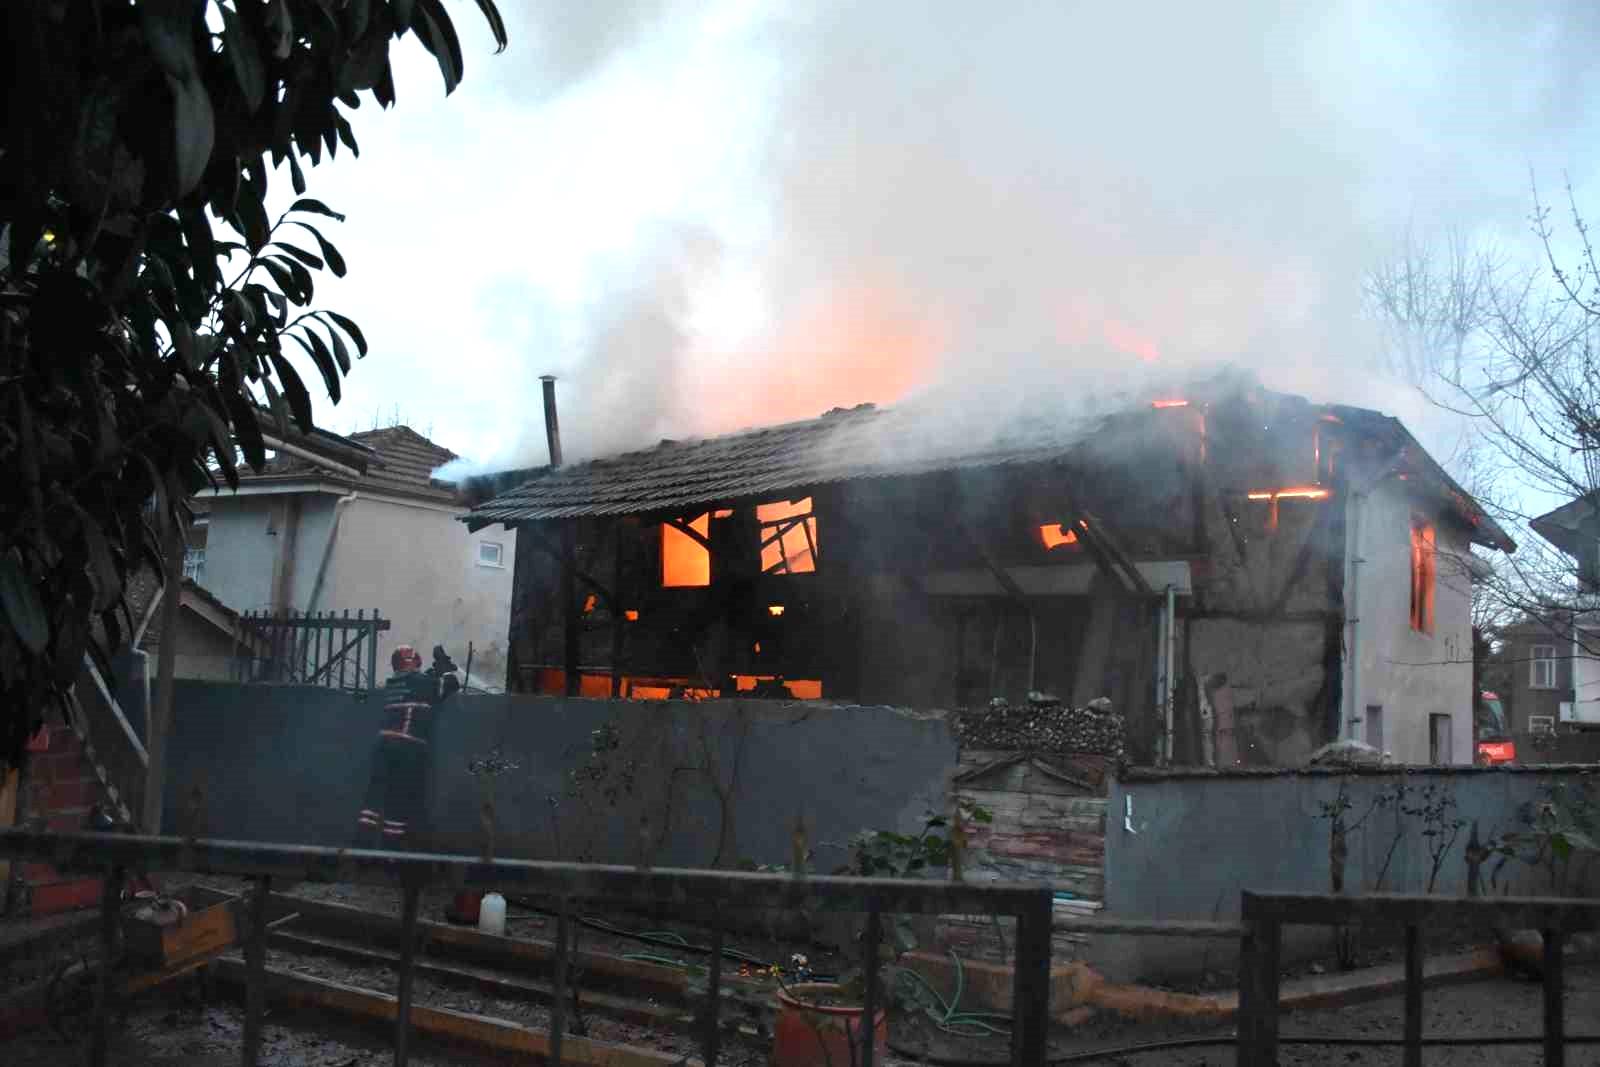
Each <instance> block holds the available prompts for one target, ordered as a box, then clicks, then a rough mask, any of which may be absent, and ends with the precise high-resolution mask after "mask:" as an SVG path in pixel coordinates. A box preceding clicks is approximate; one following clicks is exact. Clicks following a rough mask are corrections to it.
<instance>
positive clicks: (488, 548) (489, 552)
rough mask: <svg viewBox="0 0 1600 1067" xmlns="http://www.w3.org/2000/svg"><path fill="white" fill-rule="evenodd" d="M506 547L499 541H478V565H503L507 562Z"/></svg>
mask: <svg viewBox="0 0 1600 1067" xmlns="http://www.w3.org/2000/svg"><path fill="white" fill-rule="evenodd" d="M504 559H505V547H504V546H503V545H501V544H500V542H498V541H479V542H478V566H480V567H503V566H505V563H504V562H503V561H504Z"/></svg>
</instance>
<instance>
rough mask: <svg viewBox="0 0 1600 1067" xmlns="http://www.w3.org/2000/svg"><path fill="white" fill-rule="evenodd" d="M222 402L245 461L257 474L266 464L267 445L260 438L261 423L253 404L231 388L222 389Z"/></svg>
mask: <svg viewBox="0 0 1600 1067" xmlns="http://www.w3.org/2000/svg"><path fill="white" fill-rule="evenodd" d="M222 402H223V403H224V404H225V405H227V408H228V416H229V418H230V419H231V420H232V421H233V433H234V436H235V437H236V438H237V439H238V441H239V447H240V449H241V450H243V452H244V460H245V462H246V463H248V464H250V466H251V467H252V468H254V469H255V471H256V473H258V474H259V473H260V472H261V470H262V468H264V467H265V466H266V464H267V446H266V443H265V442H264V441H262V440H261V424H260V423H259V422H257V421H256V413H255V405H254V404H252V403H251V402H250V401H249V400H248V399H246V398H245V397H244V395H243V394H241V393H239V392H237V391H235V390H232V389H224V390H223V391H222Z"/></svg>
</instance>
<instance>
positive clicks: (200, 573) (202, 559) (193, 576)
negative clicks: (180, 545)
mask: <svg viewBox="0 0 1600 1067" xmlns="http://www.w3.org/2000/svg"><path fill="white" fill-rule="evenodd" d="M205 575H206V550H205V549H203V548H186V549H184V550H183V576H184V577H185V578H187V579H188V580H189V581H191V582H193V583H195V584H196V585H201V584H203V582H204V579H205Z"/></svg>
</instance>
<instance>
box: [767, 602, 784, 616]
mask: <svg viewBox="0 0 1600 1067" xmlns="http://www.w3.org/2000/svg"><path fill="white" fill-rule="evenodd" d="M767 614H768V615H771V616H773V617H774V618H776V617H777V616H779V615H782V614H783V605H782V604H768V605H767Z"/></svg>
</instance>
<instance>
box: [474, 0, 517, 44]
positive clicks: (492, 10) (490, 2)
mask: <svg viewBox="0 0 1600 1067" xmlns="http://www.w3.org/2000/svg"><path fill="white" fill-rule="evenodd" d="M478 10H479V11H481V12H483V17H484V19H485V20H486V21H487V22H488V23H489V32H490V33H492V34H494V43H495V51H496V52H504V51H505V50H506V45H507V44H508V43H510V41H511V38H510V37H509V36H508V35H507V34H506V20H505V19H503V18H501V17H500V9H499V8H497V7H495V3H494V0H478Z"/></svg>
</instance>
